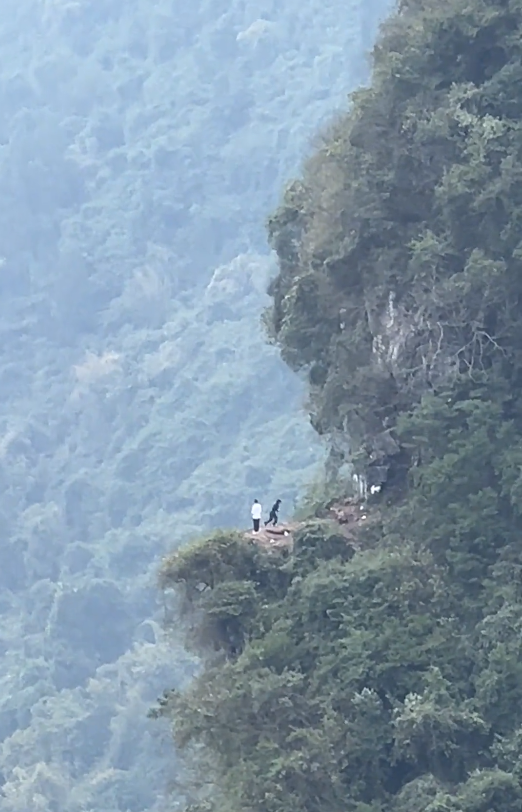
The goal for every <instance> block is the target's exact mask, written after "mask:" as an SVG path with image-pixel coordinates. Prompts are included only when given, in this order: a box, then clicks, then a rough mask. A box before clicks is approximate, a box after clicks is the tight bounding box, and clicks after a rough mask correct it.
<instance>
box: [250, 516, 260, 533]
mask: <svg viewBox="0 0 522 812" xmlns="http://www.w3.org/2000/svg"><path fill="white" fill-rule="evenodd" d="M252 521H253V522H254V533H257V531H258V530H259V519H253V520H252Z"/></svg>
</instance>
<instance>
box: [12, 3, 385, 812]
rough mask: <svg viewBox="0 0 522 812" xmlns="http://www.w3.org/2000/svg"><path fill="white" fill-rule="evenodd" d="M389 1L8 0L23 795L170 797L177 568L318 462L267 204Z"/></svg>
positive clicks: (127, 810)
mask: <svg viewBox="0 0 522 812" xmlns="http://www.w3.org/2000/svg"><path fill="white" fill-rule="evenodd" d="M383 7H384V3H381V2H377V0H376V2H375V3H370V4H368V3H364V4H363V3H360V2H355V0H354V2H350V3H348V4H346V3H341V2H340V1H339V0H334V2H331V3H327V4H324V3H318V2H312V3H309V4H308V5H305V6H303V5H302V4H295V3H293V4H292V3H291V4H290V5H289V4H280V3H272V2H270V1H268V2H254V0H249V2H247V3H243V2H240V0H237V2H236V1H234V2H229V3H222V2H220V0H212V2H210V0H199V1H198V2H193V3H189V4H185V3H178V2H176V3H174V2H170V0H158V2H155V3H153V4H151V3H148V2H145V0H130V2H127V3H123V2H120V0H78V2H47V0H18V2H16V3H15V2H14V1H13V0H6V2H5V3H4V4H3V6H2V15H1V21H0V42H1V47H2V66H1V68H0V112H1V115H0V183H1V187H2V200H1V204H0V266H1V267H0V291H1V296H0V333H1V338H2V341H1V346H0V383H1V387H2V402H1V404H0V477H1V481H2V482H3V487H2V495H1V497H0V527H1V529H2V533H1V536H0V564H1V566H0V581H1V584H2V597H1V601H0V604H1V612H2V632H1V635H0V639H1V645H2V654H3V656H2V661H1V663H0V683H1V686H2V691H1V696H0V778H1V780H2V793H3V796H2V798H1V803H0V805H1V806H2V809H5V810H6V812H14V810H18V812H27V810H29V809H31V810H32V809H38V810H41V811H42V812H56V811H57V810H58V812H77V811H78V812H79V811H80V810H82V812H84V811H86V810H88V811H89V812H101V810H103V812H142V811H144V810H152V809H159V808H160V807H161V804H162V800H161V795H162V792H163V790H164V788H165V787H166V785H167V779H166V777H165V775H164V770H163V768H164V765H165V759H166V758H167V757H168V756H169V750H168V747H167V746H166V745H165V743H164V742H161V743H160V742H158V741H157V740H156V734H155V732H154V730H153V729H152V728H151V725H150V723H149V722H147V720H146V718H145V711H146V708H147V707H148V705H149V703H150V702H151V701H152V697H153V695H155V693H156V691H157V690H158V689H159V687H160V686H162V685H163V684H165V682H167V681H168V682H169V683H170V682H171V681H172V680H174V681H175V682H176V683H177V684H181V683H182V682H183V680H184V679H185V678H186V677H187V676H188V675H189V674H190V673H192V670H193V667H194V664H193V662H192V660H191V659H190V658H189V657H188V656H187V655H186V653H184V652H183V650H182V649H181V648H179V649H177V650H176V653H175V655H174V663H173V658H172V655H171V654H169V652H168V649H165V647H164V646H163V640H162V636H161V633H160V632H159V631H158V625H157V621H160V620H161V618H162V614H163V607H162V606H161V605H156V596H155V592H154V575H153V573H154V570H155V563H154V562H155V561H157V559H158V556H160V555H162V554H163V553H164V552H165V551H166V550H167V549H170V548H171V546H172V545H173V544H174V545H176V544H178V543H179V542H180V541H181V540H182V539H183V538H185V537H187V536H188V535H192V534H193V533H194V532H195V531H196V529H197V530H198V532H199V530H200V529H201V528H202V527H203V528H206V529H208V530H210V529H212V528H214V527H216V526H219V525H222V524H225V525H230V524H238V523H240V522H242V521H243V517H244V516H245V514H247V515H248V507H249V504H250V500H251V498H252V497H253V496H254V495H262V498H264V499H266V500H268V499H270V498H272V496H273V495H275V494H277V495H279V496H281V498H282V499H283V506H284V509H285V511H291V509H292V505H293V502H294V499H295V498H296V496H297V495H298V494H299V492H300V490H301V489H302V487H303V485H304V483H305V482H306V481H307V480H308V479H309V478H310V477H311V476H312V475H313V474H314V471H315V469H316V466H317V464H318V463H319V462H320V460H321V457H322V450H321V447H320V445H319V444H318V442H317V440H316V438H315V437H314V435H313V431H312V430H311V428H310V427H309V425H308V421H307V419H306V416H305V415H304V413H303V412H302V410H301V401H302V398H303V392H302V388H301V387H300V386H299V384H298V383H297V382H296V381H295V380H294V379H293V377H292V376H291V375H290V374H289V373H288V372H287V371H286V370H285V368H284V365H283V364H282V363H281V362H280V360H279V359H278V357H277V352H276V350H275V349H274V348H268V347H266V346H265V343H264V340H263V335H262V329H261V326H260V317H261V313H262V311H263V309H264V308H265V307H266V306H267V304H268V301H269V300H268V297H267V296H266V294H265V293H264V291H265V290H266V286H267V279H268V277H269V276H270V274H271V273H272V272H273V271H272V270H271V267H270V264H269V262H268V260H267V257H266V254H267V253H268V252H267V247H266V245H265V237H264V233H263V220H264V218H265V216H266V213H267V212H268V211H269V209H270V207H272V206H273V205H274V204H275V199H276V196H277V194H278V190H279V188H280V187H281V184H283V183H284V181H285V179H286V178H287V177H288V176H289V175H290V173H291V172H293V171H295V168H296V166H297V164H298V162H299V160H300V158H301V156H302V155H303V154H304V152H305V150H306V149H307V147H308V143H309V140H310V138H311V137H312V134H313V133H314V131H315V130H316V128H317V126H318V125H319V124H320V123H321V122H322V121H324V120H325V119H326V118H327V117H328V116H329V115H330V114H331V113H332V111H334V110H335V109H336V108H338V107H339V106H340V105H342V104H343V103H344V99H345V96H346V93H347V91H348V89H349V88H351V87H353V86H354V84H356V83H357V82H358V81H360V80H361V79H362V78H364V76H365V73H366V71H365V62H364V52H365V49H366V48H367V47H368V46H369V44H370V42H371V41H372V37H373V33H374V31H375V26H376V21H377V17H378V14H379V11H380V10H381V9H382V8H383ZM151 618H153V619H154V620H153V621H151V620H150V619H151ZM169 772H170V770H169Z"/></svg>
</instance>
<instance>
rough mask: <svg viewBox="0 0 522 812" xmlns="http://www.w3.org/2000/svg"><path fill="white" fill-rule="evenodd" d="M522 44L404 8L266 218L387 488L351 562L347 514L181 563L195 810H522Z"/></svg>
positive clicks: (333, 406) (507, 0) (346, 438)
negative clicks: (196, 669) (285, 541)
mask: <svg viewBox="0 0 522 812" xmlns="http://www.w3.org/2000/svg"><path fill="white" fill-rule="evenodd" d="M521 36H522V4H521V3H520V2H519V0H504V1H503V2H498V0H442V1H441V2H438V3H436V4H434V3H426V2H423V0H404V2H402V3H401V4H400V10H399V12H398V13H397V14H395V15H393V16H392V17H391V18H390V19H389V20H388V22H387V23H386V25H385V26H384V28H383V31H382V35H381V36H380V38H379V40H378V43H377V45H376V47H375V51H374V64H373V76H372V83H371V86H369V87H367V88H364V89H361V90H360V91H358V92H357V93H355V94H354V96H353V103H352V106H351V108H350V110H349V112H348V113H347V114H346V115H345V116H344V117H342V118H341V119H339V120H338V121H337V122H336V123H335V124H334V125H333V126H331V127H330V128H329V129H328V130H327V131H326V132H325V133H324V138H323V144H322V145H321V146H320V148H319V149H318V150H317V151H316V153H315V154H314V155H313V156H312V157H311V158H310V160H309V161H307V162H306V165H305V167H304V169H303V172H302V174H301V176H300V177H299V179H297V180H296V181H295V182H294V183H293V184H292V185H291V186H290V188H289V189H288V190H287V191H286V193H285V194H284V197H283V201H282V204H281V206H280V207H279V208H278V209H277V211H275V212H274V214H273V216H272V217H271V218H270V222H269V233H270V238H271V241H272V244H273V246H274V248H275V249H276V251H277V254H278V260H279V272H278V274H277V276H276V278H275V279H274V280H273V281H272V283H271V286H270V292H271V295H272V300H273V301H272V308H271V313H270V317H269V318H268V320H267V321H268V324H269V332H270V335H271V336H272V337H273V338H275V339H276V340H277V342H278V344H279V346H280V348H281V351H282V354H283V357H284V358H285V360H286V361H287V363H288V364H289V365H290V366H291V367H292V368H294V369H299V370H305V371H306V373H307V375H308V379H309V388H310V401H311V413H312V419H313V423H314V426H315V427H316V429H317V431H318V432H319V433H320V434H322V435H324V436H326V437H328V438H329V439H330V442H331V444H332V447H333V449H334V452H335V455H336V457H337V460H338V462H339V465H341V464H342V462H343V460H346V459H351V460H352V461H353V463H354V465H355V467H356V468H357V469H358V472H359V474H360V477H361V479H360V482H361V484H364V483H365V482H366V483H367V484H368V485H376V486H378V487H377V488H376V489H375V488H374V489H373V492H372V491H371V490H370V494H369V495H368V497H367V499H366V500H365V503H364V504H357V502H355V503H352V504H351V510H352V513H353V512H354V511H356V509H361V508H362V511H361V513H360V514H357V513H355V515H360V521H359V523H358V525H359V526H358V528H357V529H354V530H353V533H352V535H351V536H350V538H347V536H346V532H345V530H344V529H343V528H342V527H341V526H340V524H339V521H337V520H336V519H335V516H334V517H332V516H331V515H329V513H328V500H326V502H325V504H324V505H323V506H322V507H321V506H316V508H315V509H314V511H312V512H311V515H310V516H309V520H308V521H307V522H305V523H304V524H302V525H301V526H300V527H298V528H297V530H295V529H294V530H293V531H292V535H293V550H292V551H291V552H290V551H289V549H288V546H279V548H277V547H276V546H275V545H272V546H270V544H268V548H267V546H266V545H265V546H264V547H263V546H262V545H261V544H255V543H254V544H252V543H249V542H248V541H247V540H246V539H245V538H244V537H243V536H242V535H241V534H237V533H224V532H221V533H218V534H214V535H212V534H210V535H208V536H206V537H204V538H202V539H199V540H198V541H196V542H194V543H193V544H192V545H189V546H188V547H186V548H183V550H182V551H181V552H179V553H175V554H173V555H172V556H169V557H168V558H167V559H166V560H165V562H164V566H163V569H162V579H163V584H164V586H165V587H166V588H167V589H168V590H170V588H174V592H175V593H176V594H177V595H178V598H179V597H180V596H181V597H182V598H183V600H182V601H181V605H182V606H183V608H184V611H185V613H186V622H185V625H186V629H187V633H188V634H187V639H188V641H189V645H190V650H192V651H196V652H199V653H202V654H204V656H205V657H206V661H205V668H204V669H203V671H202V673H201V674H200V675H198V677H197V678H196V679H194V680H193V681H192V682H191V683H190V685H189V686H188V687H187V688H186V689H185V690H183V691H179V690H174V691H172V692H167V693H166V695H165V696H164V698H163V699H162V700H161V703H160V707H159V709H158V713H159V715H166V716H168V717H170V718H171V719H172V720H173V723H174V733H175V737H176V741H177V743H178V745H179V748H180V749H181V751H182V752H183V753H184V755H185V756H186V758H187V761H188V763H190V764H191V766H192V769H193V780H192V782H189V783H188V788H189V790H190V791H191V796H190V797H189V800H191V801H193V803H194V807H193V809H197V810H202V809H205V810H215V811H216V812H218V811H219V812H222V811H223V812H224V811H225V810H226V811H227V812H236V810H237V812H240V810H245V809H248V810H251V811H252V812H254V811H257V810H259V812H280V810H282V809H284V810H285V812H290V811H291V812H303V810H307V811H308V812H329V811H330V810H331V812H338V810H339V809H346V810H353V812H390V810H392V812H421V811H422V812H443V810H444V812H513V811H514V810H520V809H522V665H521V664H522V648H521V645H522V643H521V640H522V638H521V619H522V580H521V574H522V548H521V538H522V361H521V359H522V282H521V280H522V265H521V260H522V252H521V246H522V232H521V222H522V221H521V208H520V204H521V200H522V197H521V190H522V124H521V113H522V85H521V82H520V77H521V75H522V55H521V51H520V41H521ZM363 517H364V518H363ZM198 782H199V783H198Z"/></svg>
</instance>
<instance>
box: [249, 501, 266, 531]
mask: <svg viewBox="0 0 522 812" xmlns="http://www.w3.org/2000/svg"><path fill="white" fill-rule="evenodd" d="M250 513H251V515H252V521H253V523H254V533H257V531H258V530H259V522H260V521H261V516H262V515H263V508H262V507H261V505H260V504H259V502H258V501H257V499H254V504H253V505H252V510H251V511H250Z"/></svg>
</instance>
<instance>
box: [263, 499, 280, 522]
mask: <svg viewBox="0 0 522 812" xmlns="http://www.w3.org/2000/svg"><path fill="white" fill-rule="evenodd" d="M280 504H281V500H280V499H278V500H277V502H274V504H273V505H272V510H271V511H270V516H269V517H268V519H267V520H266V522H265V527H266V526H267V524H270V522H272V524H273V525H274V527H275V526H276V524H277V521H278V518H279V517H278V515H277V514H278V513H279V505H280Z"/></svg>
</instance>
